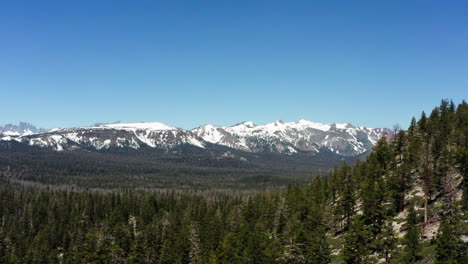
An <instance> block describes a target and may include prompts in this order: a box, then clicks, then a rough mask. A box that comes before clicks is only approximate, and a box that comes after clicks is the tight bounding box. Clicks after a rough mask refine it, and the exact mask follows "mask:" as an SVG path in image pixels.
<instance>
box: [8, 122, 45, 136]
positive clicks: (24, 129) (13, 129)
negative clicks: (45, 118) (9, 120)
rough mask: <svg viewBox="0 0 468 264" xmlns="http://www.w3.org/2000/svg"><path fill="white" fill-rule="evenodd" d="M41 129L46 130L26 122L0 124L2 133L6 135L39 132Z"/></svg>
mask: <svg viewBox="0 0 468 264" xmlns="http://www.w3.org/2000/svg"><path fill="white" fill-rule="evenodd" d="M41 131H44V129H42V128H37V127H35V126H33V125H31V124H29V123H26V122H19V124H18V125H14V124H6V125H0V134H3V135H6V136H22V135H30V134H34V133H38V132H41Z"/></svg>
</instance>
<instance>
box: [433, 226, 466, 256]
mask: <svg viewBox="0 0 468 264" xmlns="http://www.w3.org/2000/svg"><path fill="white" fill-rule="evenodd" d="M436 245H437V247H436V252H437V255H436V259H437V262H436V263H437V264H458V263H462V262H459V260H460V253H461V252H459V248H458V238H457V237H456V236H455V234H454V232H453V228H452V226H451V225H450V224H449V223H448V222H447V221H445V220H444V221H442V224H441V226H440V228H439V233H438V235H437V237H436Z"/></svg>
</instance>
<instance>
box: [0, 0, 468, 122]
mask: <svg viewBox="0 0 468 264" xmlns="http://www.w3.org/2000/svg"><path fill="white" fill-rule="evenodd" d="M319 2H320V3H319ZM384 2H385V3H384ZM467 14H468V1H428V0H424V1H271V0H270V1H253V0H249V1H240V0H235V1H222V0H218V1H116V0H113V1H102V0H99V1H98V0H92V1H85V0H80V1H47V0H41V1H36V0H34V1H22V0H15V1H0V124H2V123H9V122H15V123H16V122H18V121H20V120H21V121H29V122H31V123H33V124H36V125H38V126H41V127H46V128H52V127H70V126H81V125H89V124H93V123H96V122H113V121H117V120H120V121H126V122H140V121H159V122H163V123H166V124H168V125H172V126H177V127H182V128H193V127H195V126H198V125H203V124H208V123H210V124H218V125H231V124H235V123H238V122H241V121H246V120H249V121H254V122H255V123H258V124H263V123H267V122H271V121H274V120H278V119H282V120H285V121H293V120H297V119H307V120H312V121H317V122H323V123H334V122H336V123H344V122H350V123H353V124H355V125H360V126H361V125H362V126H370V127H391V126H392V125H393V124H395V123H399V124H401V125H402V126H403V127H406V126H407V125H408V123H409V121H410V119H411V117H412V116H414V115H417V116H418V115H419V114H420V112H421V111H422V110H426V111H430V110H431V109H432V108H433V107H434V106H436V105H438V104H439V102H440V100H441V99H442V98H449V99H453V100H454V101H455V102H456V103H459V102H461V100H463V99H467V95H468V15H467Z"/></svg>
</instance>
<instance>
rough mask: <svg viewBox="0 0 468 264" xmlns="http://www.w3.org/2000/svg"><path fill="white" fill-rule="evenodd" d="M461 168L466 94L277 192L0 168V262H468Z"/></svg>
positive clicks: (465, 169)
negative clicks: (52, 176) (58, 180)
mask: <svg viewBox="0 0 468 264" xmlns="http://www.w3.org/2000/svg"><path fill="white" fill-rule="evenodd" d="M467 174H468V104H467V103H466V102H465V101H463V102H462V103H461V104H459V105H458V106H455V105H454V104H453V103H452V102H450V101H446V100H443V101H442V103H441V105H440V106H439V107H436V108H435V109H434V110H433V111H432V112H431V113H430V114H429V115H426V114H425V113H422V115H421V117H420V118H419V119H413V120H412V122H411V125H410V127H409V128H408V129H407V130H398V129H395V131H394V133H393V134H390V135H387V137H384V138H382V139H381V140H380V141H379V142H378V144H377V145H376V146H375V147H374V151H373V152H372V153H371V154H370V155H369V156H368V157H367V158H366V159H365V160H360V161H357V162H356V163H354V164H343V165H342V166H340V167H338V168H336V169H335V170H334V171H333V172H331V173H330V174H327V175H320V174H319V173H317V176H315V177H313V178H312V179H310V181H309V182H308V183H307V184H296V185H290V186H289V187H288V188H286V189H282V190H263V191H249V192H247V191H209V190H204V191H195V190H192V191H188V190H186V189H185V190H184V191H180V190H177V189H174V190H169V189H165V190H164V191H159V192H149V191H141V190H140V191H139V190H136V189H128V190H120V191H72V190H70V189H69V188H63V189H61V190H60V189H58V188H47V184H43V185H41V186H42V187H41V188H37V187H32V186H29V185H28V186H26V185H24V184H22V183H21V181H18V180H17V179H14V180H12V179H11V177H9V176H8V175H7V170H2V172H1V174H0V175H1V185H0V201H1V203H0V219H1V222H0V224H1V226H0V263H161V264H162V263H167V264H169V263H171V264H172V263H193V264H195V263H226V264H227V263H317V264H321V263H356V264H358V263H379V262H380V263H468V256H467V241H468V218H467V210H468V188H467V184H466V183H467ZM38 177H39V176H38ZM44 183H47V182H46V181H44Z"/></svg>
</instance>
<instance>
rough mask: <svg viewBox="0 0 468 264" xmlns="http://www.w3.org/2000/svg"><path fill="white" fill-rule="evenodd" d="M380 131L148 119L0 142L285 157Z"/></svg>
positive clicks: (355, 147) (371, 139) (348, 143)
mask: <svg viewBox="0 0 468 264" xmlns="http://www.w3.org/2000/svg"><path fill="white" fill-rule="evenodd" d="M386 131H388V129H381V128H376V129H373V128H366V127H354V126H353V125H351V124H321V123H316V122H311V121H307V120H299V121H295V122H289V123H285V122H283V121H275V122H272V123H268V124H265V125H255V124H254V123H252V122H243V123H240V124H237V125H234V126H230V127H222V126H214V125H206V126H201V127H198V128H195V129H192V130H184V129H180V128H176V127H171V126H168V125H165V124H162V123H158V122H152V123H113V124H100V125H94V126H89V127H77V128H66V129H52V130H50V131H47V132H39V133H29V132H27V133H23V134H22V133H19V132H18V133H17V134H13V133H9V134H6V133H3V135H2V134H0V140H3V141H11V140H14V141H17V142H20V143H23V144H26V145H30V146H40V147H48V148H51V149H54V150H57V151H62V150H78V149H85V150H92V149H95V150H106V149H111V148H133V149H139V148H141V147H149V148H155V149H164V150H170V149H172V148H174V147H176V146H182V145H190V146H194V147H197V148H200V149H205V148H206V147H207V146H210V147H211V146H216V145H218V146H219V145H221V146H225V147H229V148H232V149H236V150H241V151H245V152H251V153H281V154H288V155H291V154H294V153H298V152H301V153H303V152H308V153H318V152H320V151H321V150H323V149H327V150H329V151H331V152H333V153H335V154H338V155H341V156H356V155H359V154H362V153H365V152H367V151H369V150H370V149H371V148H372V146H373V145H374V144H375V143H376V142H377V140H378V139H379V138H380V137H382V135H383V134H384V133H385V132H386Z"/></svg>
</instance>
